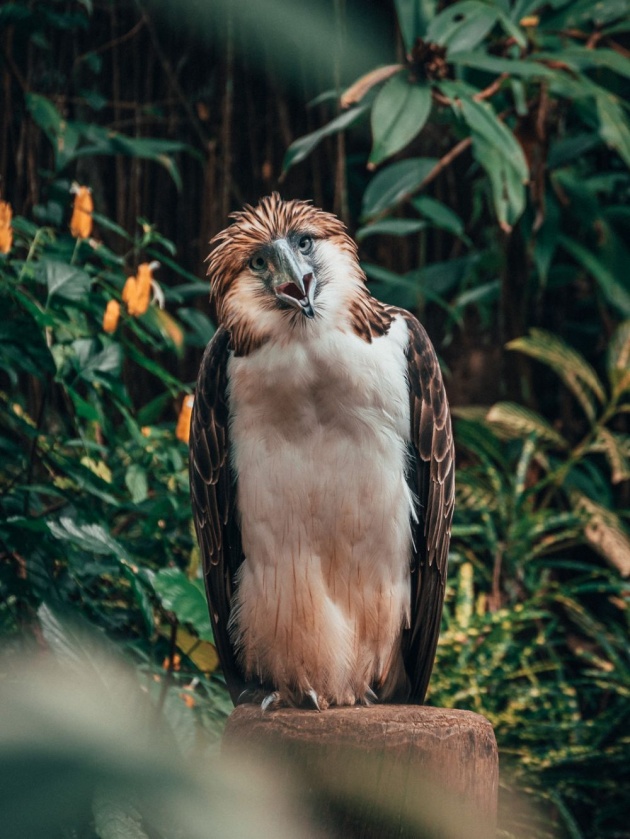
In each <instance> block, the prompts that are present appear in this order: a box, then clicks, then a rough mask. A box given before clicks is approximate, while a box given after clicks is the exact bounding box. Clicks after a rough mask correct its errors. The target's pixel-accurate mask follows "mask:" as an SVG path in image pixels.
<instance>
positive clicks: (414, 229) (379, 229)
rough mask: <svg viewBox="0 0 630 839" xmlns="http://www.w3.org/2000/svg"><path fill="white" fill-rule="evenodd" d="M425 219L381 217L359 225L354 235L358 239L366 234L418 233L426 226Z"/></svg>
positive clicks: (399, 234) (400, 234)
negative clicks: (367, 223)
mask: <svg viewBox="0 0 630 839" xmlns="http://www.w3.org/2000/svg"><path fill="white" fill-rule="evenodd" d="M427 226H428V225H427V223H426V221H422V219H418V218H383V219H379V221H375V222H374V223H373V224H369V225H367V226H366V227H360V228H359V229H358V230H357V232H356V234H355V237H356V239H357V240H358V241H361V240H362V239H367V237H368V236H376V235H377V234H382V235H386V236H408V235H409V234H410V233H418V232H419V231H420V230H424V229H425V228H426V227H427Z"/></svg>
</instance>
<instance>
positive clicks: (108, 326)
mask: <svg viewBox="0 0 630 839" xmlns="http://www.w3.org/2000/svg"><path fill="white" fill-rule="evenodd" d="M119 320H120V303H119V302H118V300H110V301H109V302H108V303H107V307H106V309H105V314H104V315H103V330H104V331H105V332H109V333H112V332H115V331H116V327H117V326H118V321H119Z"/></svg>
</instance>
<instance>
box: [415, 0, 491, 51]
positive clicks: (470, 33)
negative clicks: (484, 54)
mask: <svg viewBox="0 0 630 839" xmlns="http://www.w3.org/2000/svg"><path fill="white" fill-rule="evenodd" d="M498 17H499V12H498V10H497V9H496V8H493V7H492V6H490V5H488V4H487V3H481V2H479V0H461V2H459V3H453V5H452V6H449V7H447V8H446V9H444V11H443V12H440V14H439V15H437V17H435V18H433V20H432V21H431V23H430V24H429V27H428V29H427V40H428V41H433V43H435V44H439V45H440V46H446V47H448V52H449V55H450V53H451V52H453V53H455V52H462V51H464V50H473V49H474V48H475V47H476V46H477V45H478V44H480V43H481V42H482V41H483V39H484V38H485V37H486V35H487V34H488V32H489V31H490V30H491V29H492V27H493V26H494V24H495V23H496V22H497V19H498Z"/></svg>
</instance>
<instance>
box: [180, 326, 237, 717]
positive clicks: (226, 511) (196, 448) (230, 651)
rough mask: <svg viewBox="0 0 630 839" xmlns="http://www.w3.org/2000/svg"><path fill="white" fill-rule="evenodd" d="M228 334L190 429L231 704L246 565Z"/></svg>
mask: <svg viewBox="0 0 630 839" xmlns="http://www.w3.org/2000/svg"><path fill="white" fill-rule="evenodd" d="M229 342H230V336H229V334H228V332H227V331H226V330H225V329H223V328H220V329H218V330H217V332H216V333H215V335H214V338H213V339H212V341H211V342H210V343H209V344H208V346H207V348H206V351H205V353H204V356H203V359H202V361H201V368H200V370H199V377H198V379H197V391H196V395H195V404H194V407H193V412H192V420H191V427H190V492H191V500H192V508H193V517H194V519H195V528H196V531H197V539H198V541H199V547H200V549H201V560H202V563H203V570H204V576H205V583H206V593H207V595H208V605H209V609H210V620H211V622H212V628H213V630H214V640H215V644H216V647H217V652H218V654H219V659H220V661H221V665H222V667H223V673H224V675H225V681H226V683H227V686H228V689H229V691H230V695H231V696H232V700H233V702H234V703H236V701H237V699H238V697H239V696H240V694H241V692H242V691H243V690H244V689H245V688H246V683H245V679H244V677H243V673H242V671H241V668H240V667H239V664H238V661H237V658H236V653H235V650H234V647H233V645H232V643H231V640H230V636H229V633H228V620H229V617H230V602H231V599H232V589H233V585H234V578H235V575H236V572H237V570H238V567H239V565H240V564H241V562H242V561H243V552H242V547H241V538H240V527H239V522H238V515H237V510H236V482H235V480H234V478H233V475H232V470H231V468H230V457H229V450H230V446H229V436H228V435H229V429H228V421H229V417H228V396H227V363H228V359H229Z"/></svg>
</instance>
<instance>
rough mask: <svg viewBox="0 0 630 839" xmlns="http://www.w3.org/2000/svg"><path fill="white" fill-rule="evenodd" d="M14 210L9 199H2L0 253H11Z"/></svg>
mask: <svg viewBox="0 0 630 839" xmlns="http://www.w3.org/2000/svg"><path fill="white" fill-rule="evenodd" d="M12 216H13V210H12V209H11V205H10V204H9V202H8V201H0V253H9V251H10V250H11V245H12V244H13V230H12V229H11V217H12Z"/></svg>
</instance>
